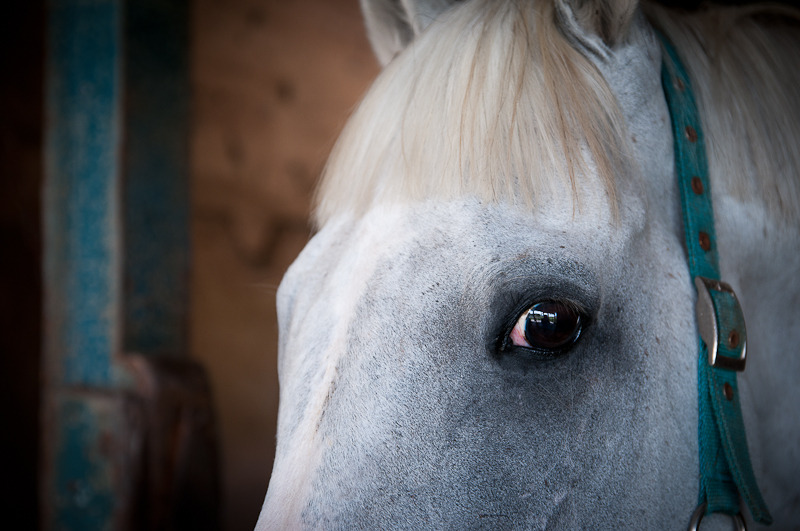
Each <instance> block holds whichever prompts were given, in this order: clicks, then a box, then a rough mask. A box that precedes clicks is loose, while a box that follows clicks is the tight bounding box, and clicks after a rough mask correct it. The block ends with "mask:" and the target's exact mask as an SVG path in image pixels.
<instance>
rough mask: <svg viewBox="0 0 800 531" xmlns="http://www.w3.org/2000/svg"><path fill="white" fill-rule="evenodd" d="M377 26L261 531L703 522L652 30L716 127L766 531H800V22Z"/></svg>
mask: <svg viewBox="0 0 800 531" xmlns="http://www.w3.org/2000/svg"><path fill="white" fill-rule="evenodd" d="M751 11H752V10H751ZM364 12H365V16H366V20H367V27H368V31H369V35H370V38H371V40H372V42H373V45H374V47H375V49H376V52H377V55H378V57H379V59H380V60H381V61H382V62H383V63H384V64H385V68H384V70H383V72H382V73H381V75H380V76H379V77H378V79H377V80H376V81H375V84H374V85H373V87H372V89H371V90H370V91H369V93H368V94H367V95H366V97H365V98H364V100H363V102H362V103H361V105H360V107H359V108H358V109H357V110H356V111H355V113H354V115H353V117H352V119H351V120H350V122H349V123H348V125H347V126H346V128H345V130H344V132H343V134H342V136H341V138H340V140H339V142H338V144H337V146H336V148H335V149H334V152H333V153H332V156H331V158H330V161H329V163H328V166H327V168H326V171H325V175H324V181H323V183H322V186H321V188H320V192H319V198H318V209H317V222H318V225H319V232H318V233H317V234H316V236H315V237H314V238H313V240H312V241H311V242H310V243H309V244H308V246H307V247H306V249H305V250H304V251H303V252H302V254H301V255H300V257H299V258H298V259H297V261H296V262H295V263H294V265H293V266H292V267H291V268H290V270H289V271H288V273H287V274H286V277H285V278H284V280H283V283H282V284H281V287H280V290H279V293H278V309H279V318H280V334H281V336H280V360H279V371H280V385H281V395H280V397H281V405H280V412H279V423H278V445H277V453H276V458H275V466H274V470H273V474H272V478H271V481H270V486H269V491H268V493H267V497H266V500H265V502H264V507H263V509H262V513H261V517H260V519H259V521H258V524H257V529H293V528H363V529H389V528H408V529H418V528H440V529H441V528H447V529H467V528H492V529H495V528H497V529H506V528H508V529H511V528H514V529H545V528H547V529H587V528H591V529H617V528H625V529H680V528H684V527H685V526H686V524H687V523H688V521H689V516H690V514H691V513H692V511H694V509H695V507H696V506H697V505H698V489H699V487H698V482H699V479H698V467H699V457H698V445H699V443H698V428H697V423H698V409H697V408H698V406H697V402H698V391H697V388H698V387H697V386H698V376H697V370H698V369H697V368H698V356H700V354H699V353H698V342H697V322H696V319H695V311H694V306H695V300H696V298H697V294H696V291H695V287H694V285H693V283H692V278H691V276H690V274H689V270H688V266H687V258H686V251H685V246H684V243H683V242H684V235H683V228H682V221H681V219H682V217H681V204H680V199H679V194H678V186H677V177H676V164H675V155H674V152H673V133H672V131H671V129H670V117H669V116H670V115H669V110H668V107H667V104H666V102H665V95H664V90H663V88H662V84H661V68H662V55H663V51H662V44H661V42H660V40H659V37H658V36H657V34H656V31H655V30H654V28H659V30H660V31H661V32H663V33H664V34H666V35H667V36H668V37H669V39H670V40H671V41H672V42H673V43H674V45H675V46H676V48H677V49H678V51H679V53H680V55H681V57H682V58H683V59H684V61H685V63H686V64H687V67H688V71H689V73H690V77H691V81H692V83H693V85H694V91H695V97H696V99H697V101H698V106H699V108H700V112H701V118H702V127H703V131H704V132H705V141H706V147H707V151H708V158H709V166H710V182H711V184H712V197H713V205H714V216H715V221H716V227H717V229H716V230H717V239H716V242H717V244H718V249H719V260H720V264H721V278H722V279H723V280H724V281H726V282H728V283H729V284H730V285H731V286H732V287H733V288H734V290H735V291H736V293H737V294H738V298H739V300H740V301H741V305H742V308H743V312H744V316H745V318H746V321H747V351H748V364H747V369H746V370H745V371H744V372H743V373H739V377H738V379H739V392H740V397H741V398H740V402H741V404H742V406H741V407H742V411H743V415H744V419H745V425H746V428H747V437H748V441H749V448H750V456H751V459H752V464H753V470H754V472H755V475H756V477H757V480H758V485H759V487H760V489H761V492H762V494H763V496H764V498H765V500H766V502H767V504H768V506H769V509H770V511H771V513H772V516H773V517H774V519H775V525H774V526H773V528H777V529H787V528H792V527H794V528H795V529H796V526H797V525H800V383H799V382H798V380H799V379H800V355H799V354H798V345H800V326H799V325H798V320H800V281H799V280H798V272H800V180H799V179H798V171H799V170H800V151H799V150H798V141H800V96H799V93H800V89H799V88H798V87H800V53H799V52H798V51H799V50H800V46H799V45H800V39H799V38H798V37H800V32H798V31H797V30H798V26H797V24H795V23H794V22H792V21H790V20H788V19H784V18H781V17H780V16H778V14H775V13H772V14H754V13H748V12H744V11H742V10H730V9H728V10H717V11H712V10H708V11H702V12H699V13H696V14H691V15H679V14H674V13H670V12H667V11H666V10H663V9H661V8H658V7H656V6H652V5H649V4H648V5H642V6H640V5H638V4H637V2H636V1H635V0H531V1H522V0H509V1H500V0H495V1H491V0H486V1H482V0H467V1H463V2H457V1H452V2H451V1H449V0H427V1H422V2H419V3H415V2H414V1H413V0H378V1H377V2H375V3H366V5H364ZM537 312H538V313H537ZM536 315H538V316H539V317H535V316H536ZM542 316H545V318H544V321H542ZM547 316H550V317H551V318H553V319H557V320H558V326H556V327H555V328H554V327H552V326H551V327H548V326H546V325H548V323H549V321H548V318H547ZM550 324H552V323H550ZM726 392H727V391H726ZM743 514H744V517H745V519H747V520H748V523H749V525H750V526H752V527H753V528H759V527H760V525H759V524H756V523H754V522H752V521H751V520H750V518H751V517H750V515H749V512H748V511H747V510H746V509H744V510H743ZM729 526H730V519H729V518H728V517H727V516H724V515H719V514H717V515H710V516H709V517H707V518H706V519H705V520H703V523H702V528H703V529H714V528H721V529H727V528H728V527H729Z"/></svg>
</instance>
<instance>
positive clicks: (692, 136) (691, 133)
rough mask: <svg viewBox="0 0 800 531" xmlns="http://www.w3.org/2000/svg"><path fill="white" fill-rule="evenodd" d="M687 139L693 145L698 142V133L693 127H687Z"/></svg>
mask: <svg viewBox="0 0 800 531" xmlns="http://www.w3.org/2000/svg"><path fill="white" fill-rule="evenodd" d="M686 138H688V139H689V142H691V143H693V144H694V143H695V142H697V131H695V130H694V127H692V126H691V125H687V126H686Z"/></svg>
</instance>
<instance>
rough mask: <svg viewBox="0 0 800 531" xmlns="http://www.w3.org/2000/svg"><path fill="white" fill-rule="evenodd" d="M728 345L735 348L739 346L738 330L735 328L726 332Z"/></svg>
mask: <svg viewBox="0 0 800 531" xmlns="http://www.w3.org/2000/svg"><path fill="white" fill-rule="evenodd" d="M728 346H729V347H730V348H736V347H738V346H739V332H737V331H736V330H731V333H730V334H728Z"/></svg>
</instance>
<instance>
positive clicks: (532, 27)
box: [316, 0, 800, 225]
mask: <svg viewBox="0 0 800 531" xmlns="http://www.w3.org/2000/svg"><path fill="white" fill-rule="evenodd" d="M760 9H761V10H762V11H763V8H760ZM645 11H646V14H647V15H648V18H650V19H651V22H653V23H654V24H655V25H657V26H659V27H660V28H661V29H662V30H663V31H664V32H665V33H667V35H668V36H669V37H670V39H671V40H672V41H673V42H674V43H675V44H676V46H677V47H678V49H679V50H680V51H681V54H682V56H683V57H684V58H685V60H686V62H687V64H688V68H689V71H690V74H691V77H692V79H693V83H694V84H695V90H696V91H697V98H698V103H699V106H700V109H701V113H702V118H703V122H704V123H703V126H704V129H705V131H706V138H707V144H708V152H709V159H710V161H711V165H710V166H711V173H712V181H714V182H719V183H720V185H721V186H722V187H724V192H725V193H726V194H731V195H733V196H735V197H739V198H742V199H743V200H753V198H757V199H758V200H760V201H762V202H763V203H764V205H765V207H766V209H767V211H769V212H772V213H773V214H774V215H776V216H778V217H782V218H784V219H788V220H795V219H797V216H798V215H800V180H799V179H798V174H797V172H796V171H795V169H796V168H799V167H800V148H798V146H797V145H795V144H794V143H792V142H787V141H786V139H790V138H796V137H797V136H798V135H800V121H798V120H796V119H795V118H796V117H797V116H800V98H797V97H796V95H795V94H794V92H793V91H795V90H796V87H797V86H800V68H797V66H800V65H797V58H796V57H795V55H796V53H795V51H796V46H797V40H796V38H794V37H793V36H792V32H791V31H775V27H774V24H773V25H772V26H770V25H764V24H762V23H761V22H763V21H758V18H759V17H758V13H753V9H752V8H749V9H744V10H743V9H725V10H719V9H717V10H708V11H706V12H701V13H700V14H693V15H690V16H676V15H675V14H672V13H670V12H669V11H666V10H663V9H660V8H657V7H654V6H652V5H646V8H645ZM779 11H780V14H781V15H783V14H786V13H788V14H789V15H790V17H789V18H794V19H795V20H797V19H798V18H800V17H798V14H797V12H794V11H791V10H788V9H786V8H781V9H780V10H779ZM754 15H755V16H754ZM784 29H785V28H784ZM795 29H796V28H795ZM789 41H791V42H789ZM731 132H733V134H732V133H731ZM631 153H632V150H631V146H630V145H629V144H628V135H627V134H626V132H625V124H624V119H623V118H622V115H621V112H620V110H619V107H618V104H617V100H616V99H615V96H614V94H612V92H611V90H610V89H609V87H608V84H607V83H606V81H605V80H604V79H603V77H602V75H601V74H600V72H599V71H598V69H597V68H595V66H594V65H593V64H592V62H591V61H590V60H589V59H587V58H586V57H584V56H583V55H582V54H581V53H580V52H579V51H578V50H576V49H574V48H573V47H572V45H571V44H570V42H569V41H568V40H567V39H566V38H565V37H564V35H562V33H561V31H559V28H558V25H557V23H556V20H555V16H554V6H553V2H552V1H550V0H548V1H541V2H492V1H486V0H473V1H470V2H464V3H463V4H458V5H457V6H455V7H454V8H453V9H451V10H450V11H449V12H447V13H445V14H444V15H443V16H441V17H440V19H439V20H437V21H436V22H434V23H433V24H432V25H431V26H430V27H429V28H428V30H427V31H426V32H424V33H423V34H422V35H421V36H420V37H419V38H418V39H417V40H416V41H415V42H414V43H412V44H411V45H410V46H409V47H408V48H407V49H406V50H405V51H404V52H402V53H401V54H400V55H398V56H397V57H396V58H395V59H394V60H393V61H392V62H391V63H390V64H389V65H388V66H387V68H386V69H385V70H384V72H383V73H382V74H381V75H380V76H379V77H378V79H377V80H376V82H375V84H374V85H373V87H372V88H371V90H370V91H369V92H368V94H367V95H366V97H365V98H364V100H363V101H362V103H361V104H360V105H359V107H358V108H357V110H356V111H355V113H354V114H353V116H352V117H351V119H350V121H349V122H348V124H347V126H346V127H345V129H344V131H343V133H342V135H341V137H340V138H339V140H338V142H337V144H336V146H335V148H334V150H333V152H332V154H331V157H330V159H329V160H328V164H327V165H326V168H325V171H324V174H323V178H322V181H321V185H320V187H319V189H318V191H317V198H316V202H317V208H316V221H317V224H318V225H322V224H324V223H325V221H326V220H328V219H329V218H330V217H331V216H333V215H335V214H338V213H342V212H350V213H355V214H359V213H363V212H364V211H366V210H367V209H368V208H369V207H370V206H372V205H374V204H376V203H382V202H401V201H415V200H424V199H439V200H446V199H453V198H457V197H463V196H472V197H477V198H478V199H480V200H483V201H487V202H504V203H513V204H518V205H523V206H525V207H528V208H536V207H537V206H538V205H540V204H541V203H542V202H543V201H545V200H547V198H551V197H553V196H554V195H558V196H562V197H563V196H564V195H567V196H570V195H571V197H572V200H573V205H577V206H578V208H580V202H581V198H582V197H583V196H584V195H585V194H584V192H585V190H586V184H587V182H586V180H585V179H586V178H590V179H593V180H594V183H595V185H594V186H590V188H592V189H594V190H595V191H596V190H597V189H598V187H599V188H600V189H601V190H603V191H604V192H605V193H606V195H607V197H608V203H609V206H610V209H611V210H612V211H616V208H617V206H616V189H617V187H616V186H615V185H616V183H617V181H618V180H619V178H620V176H623V175H626V174H628V172H629V171H630V169H631V168H633V167H634V166H632V165H631V159H632V155H631ZM587 170H590V171H587ZM582 179H583V180H582ZM593 197H597V194H596V193H594V194H593Z"/></svg>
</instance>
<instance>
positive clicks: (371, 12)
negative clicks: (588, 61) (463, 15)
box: [360, 0, 458, 65]
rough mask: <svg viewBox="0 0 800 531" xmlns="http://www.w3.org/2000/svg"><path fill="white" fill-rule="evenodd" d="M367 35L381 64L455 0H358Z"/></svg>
mask: <svg viewBox="0 0 800 531" xmlns="http://www.w3.org/2000/svg"><path fill="white" fill-rule="evenodd" d="M360 1H361V11H362V13H363V14H364V22H365V23H366V26H367V36H368V37H369V40H370V43H371V44H372V48H373V50H375V55H376V56H377V57H378V61H380V63H381V65H386V64H387V63H388V62H389V61H391V60H392V58H393V57H394V56H395V55H397V54H398V53H400V52H401V51H402V50H403V49H404V48H405V47H406V46H408V44H409V43H410V42H411V41H412V40H414V37H416V36H417V35H419V34H420V33H422V31H423V30H424V29H425V28H427V27H428V25H429V24H430V23H431V22H433V21H434V20H435V19H436V17H437V16H439V15H440V14H441V13H442V12H443V11H445V10H446V9H447V8H449V7H450V6H451V5H453V4H455V3H456V2H457V1H458V0H360Z"/></svg>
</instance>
